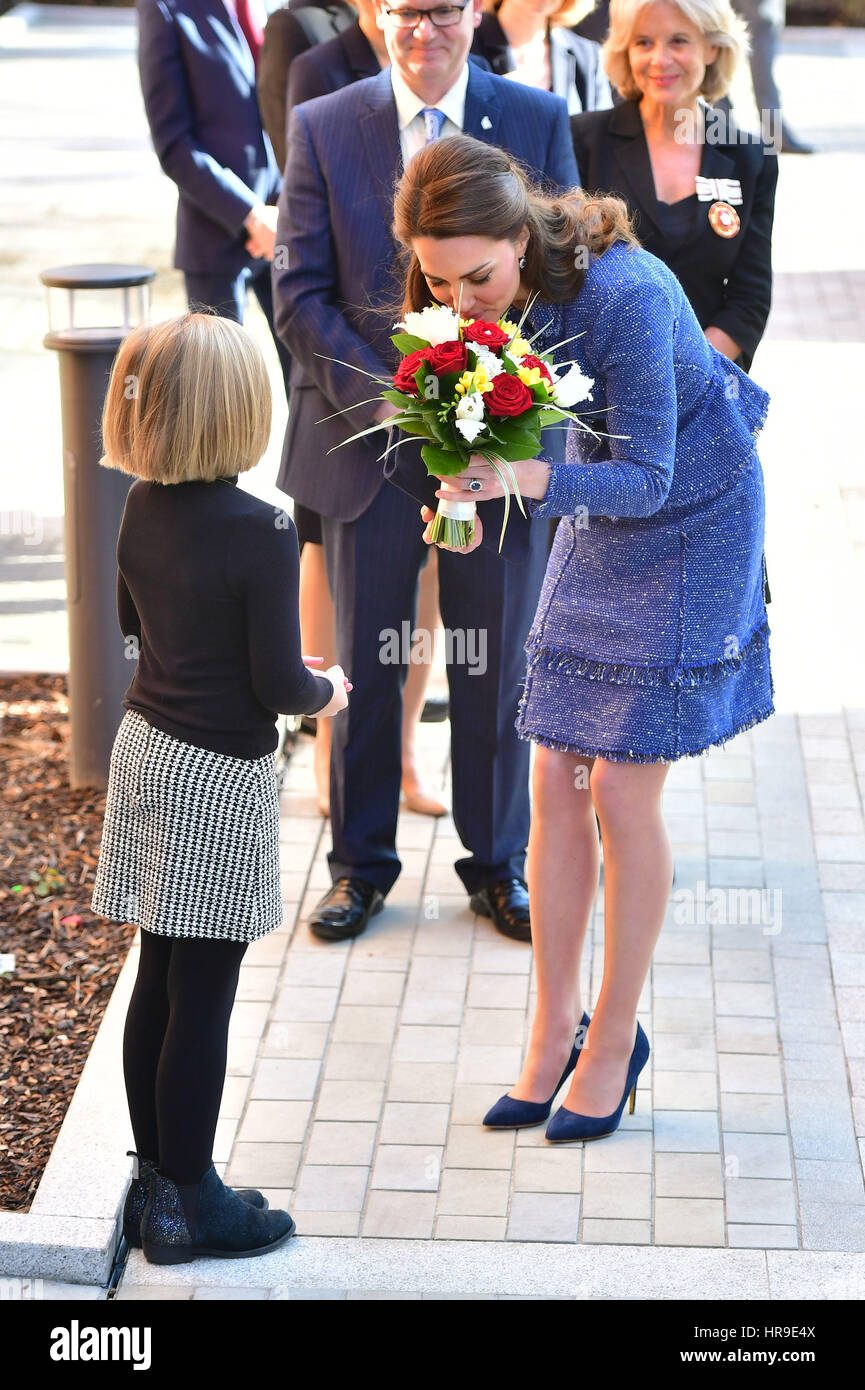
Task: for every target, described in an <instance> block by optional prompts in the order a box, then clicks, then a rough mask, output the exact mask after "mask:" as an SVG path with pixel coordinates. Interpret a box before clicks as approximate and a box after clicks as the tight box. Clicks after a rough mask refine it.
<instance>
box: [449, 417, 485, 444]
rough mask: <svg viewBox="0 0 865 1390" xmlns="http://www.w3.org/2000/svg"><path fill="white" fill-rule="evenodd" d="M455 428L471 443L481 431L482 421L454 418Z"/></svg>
mask: <svg viewBox="0 0 865 1390" xmlns="http://www.w3.org/2000/svg"><path fill="white" fill-rule="evenodd" d="M454 423H455V424H456V427H457V429H458V430H459V432H460V434H461V435H462V437H463V439H465V440H466V441H467V443H469V444H473V443H474V442H475V440H476V439H477V437H478V435H479V434H481V433H482V432H483V428H484V423H483V421H482V420H455V421H454Z"/></svg>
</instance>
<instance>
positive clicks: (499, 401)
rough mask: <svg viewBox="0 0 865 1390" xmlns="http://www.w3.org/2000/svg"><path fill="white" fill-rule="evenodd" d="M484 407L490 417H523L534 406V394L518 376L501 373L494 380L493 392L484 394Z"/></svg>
mask: <svg viewBox="0 0 865 1390" xmlns="http://www.w3.org/2000/svg"><path fill="white" fill-rule="evenodd" d="M484 405H485V406H486V408H487V410H488V411H489V413H490V415H522V413H523V411H524V410H528V408H529V406H530V405H534V401H533V399H532V393H531V391H530V390H529V388H528V386H524V385H523V383H522V382H521V381H520V379H519V377H518V376H508V374H507V372H501V373H500V374H499V375H498V376H497V377H494V378H493V389H492V391H486V392H484Z"/></svg>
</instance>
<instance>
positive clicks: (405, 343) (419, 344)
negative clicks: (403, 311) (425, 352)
mask: <svg viewBox="0 0 865 1390" xmlns="http://www.w3.org/2000/svg"><path fill="white" fill-rule="evenodd" d="M391 342H392V343H393V345H394V347H395V348H396V349H397V351H398V352H401V353H402V355H403V357H407V356H408V354H409V353H410V352H419V351H420V349H421V348H428V347H429V343H427V342H425V341H424V339H423V338H415V336H414V335H413V334H412V333H393V334H392V335H391Z"/></svg>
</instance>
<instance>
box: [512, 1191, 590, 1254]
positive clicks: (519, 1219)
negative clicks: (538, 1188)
mask: <svg viewBox="0 0 865 1390" xmlns="http://www.w3.org/2000/svg"><path fill="white" fill-rule="evenodd" d="M579 1219H580V1199H579V1197H578V1196H575V1195H574V1196H567V1195H564V1196H563V1195H562V1194H561V1193H556V1194H555V1195H553V1194H552V1193H545V1192H515V1193H514V1197H513V1200H512V1202H511V1210H510V1216H509V1219H508V1229H507V1238H508V1240H515V1241H516V1240H521V1241H532V1242H536V1241H569V1242H573V1241H575V1240H576V1239H577V1229H578V1225H579Z"/></svg>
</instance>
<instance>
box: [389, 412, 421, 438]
mask: <svg viewBox="0 0 865 1390" xmlns="http://www.w3.org/2000/svg"><path fill="white" fill-rule="evenodd" d="M392 423H393V424H395V425H396V427H397V429H400V430H403V431H404V433H405V434H421V435H425V436H426V438H427V439H429V437H430V431H429V427H428V425H427V422H426V420H418V419H417V418H415V419H414V420H403V421H401V420H400V419H399V418H398V417H397V416H394V419H393V422H392Z"/></svg>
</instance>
